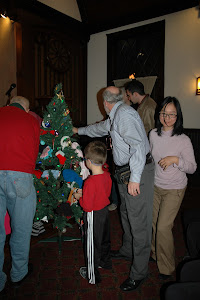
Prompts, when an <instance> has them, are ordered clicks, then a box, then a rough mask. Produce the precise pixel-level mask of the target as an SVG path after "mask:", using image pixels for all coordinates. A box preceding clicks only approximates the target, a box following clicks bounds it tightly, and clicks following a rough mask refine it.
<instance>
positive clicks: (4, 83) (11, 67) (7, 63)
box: [0, 18, 17, 106]
mask: <svg viewBox="0 0 200 300" xmlns="http://www.w3.org/2000/svg"><path fill="white" fill-rule="evenodd" d="M12 83H16V53H15V39H14V24H13V23H11V21H10V19H9V18H7V19H3V18H0V106H3V105H5V104H6V102H7V99H8V97H7V96H5V93H6V92H7V90H8V89H9V87H10V85H11V84H12ZM16 92H17V89H16V88H15V89H14V90H13V92H12V96H14V95H16Z"/></svg>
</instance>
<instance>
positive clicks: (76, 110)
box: [15, 11, 87, 126]
mask: <svg viewBox="0 0 200 300" xmlns="http://www.w3.org/2000/svg"><path fill="white" fill-rule="evenodd" d="M18 15H20V22H17V23H16V25H15V26H16V45H17V48H16V50H17V88H18V94H21V95H23V96H25V97H27V98H28V99H29V100H30V102H31V108H32V109H33V110H37V113H39V114H40V115H41V112H42V110H44V109H45V107H46V105H47V104H48V103H49V101H50V100H51V98H52V96H53V89H54V87H55V85H56V84H57V83H60V82H61V83H62V84H63V93H64V96H65V100H66V103H67V105H68V106H69V108H70V111H71V117H72V120H73V123H75V124H76V125H77V126H78V125H79V126H80V125H86V122H87V114H86V107H87V105H86V101H87V100H86V88H87V85H86V80H87V42H86V40H85V39H80V36H76V35H73V34H69V33H68V32H66V31H65V28H64V27H63V30H61V29H60V26H59V27H56V26H52V24H51V23H48V22H47V21H45V20H43V22H41V20H40V22H41V24H40V22H39V21H38V16H34V14H30V13H29V12H26V11H23V12H22V11H20V13H19V14H18Z"/></svg>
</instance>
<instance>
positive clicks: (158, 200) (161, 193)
mask: <svg viewBox="0 0 200 300" xmlns="http://www.w3.org/2000/svg"><path fill="white" fill-rule="evenodd" d="M158 111H159V115H158V117H157V120H156V129H153V130H152V131H151V132H150V136H149V139H150V147H151V152H152V155H153V158H154V160H155V182H154V204H153V237H152V247H151V249H152V256H151V258H150V261H156V262H157V266H158V269H159V278H160V279H163V280H165V279H168V278H170V275H171V274H172V273H173V272H174V270H175V257H174V241H173V234H172V228H173V225H174V219H175V218H176V215H177V213H178V211H179V208H180V205H181V202H182V200H183V197H184V194H185V190H186V187H187V176H186V173H189V174H192V173H194V172H195V170H196V167H197V165H196V161H195V157H194V151H193V147H192V143H191V141H190V138H189V137H188V136H186V135H185V134H184V133H183V116H182V111H181V107H180V103H179V101H178V100H177V99H176V98H174V97H166V98H165V99H164V101H163V102H162V103H161V104H160V107H159V110H158Z"/></svg>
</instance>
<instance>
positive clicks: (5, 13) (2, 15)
mask: <svg viewBox="0 0 200 300" xmlns="http://www.w3.org/2000/svg"><path fill="white" fill-rule="evenodd" d="M1 17H2V18H4V19H6V18H7V12H6V11H4V12H3V13H1Z"/></svg>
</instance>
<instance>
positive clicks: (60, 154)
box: [56, 150, 66, 165]
mask: <svg viewBox="0 0 200 300" xmlns="http://www.w3.org/2000/svg"><path fill="white" fill-rule="evenodd" d="M56 156H57V158H58V159H59V163H60V164H61V165H64V163H65V161H66V157H65V153H64V152H62V151H61V150H59V151H58V152H56Z"/></svg>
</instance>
